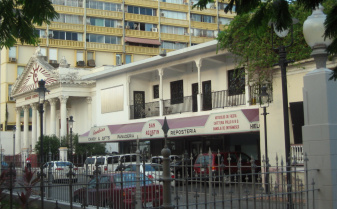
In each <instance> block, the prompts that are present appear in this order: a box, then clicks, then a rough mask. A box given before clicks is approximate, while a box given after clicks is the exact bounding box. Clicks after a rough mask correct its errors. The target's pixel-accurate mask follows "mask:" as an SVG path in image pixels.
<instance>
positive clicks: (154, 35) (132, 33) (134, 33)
mask: <svg viewBox="0 0 337 209" xmlns="http://www.w3.org/2000/svg"><path fill="white" fill-rule="evenodd" d="M125 36H128V37H136V38H148V39H159V34H158V32H152V31H142V30H132V29H127V30H125Z"/></svg>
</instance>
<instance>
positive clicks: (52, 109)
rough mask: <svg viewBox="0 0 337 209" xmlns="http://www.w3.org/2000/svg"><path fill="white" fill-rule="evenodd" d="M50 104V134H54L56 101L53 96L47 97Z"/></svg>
mask: <svg viewBox="0 0 337 209" xmlns="http://www.w3.org/2000/svg"><path fill="white" fill-rule="evenodd" d="M48 102H49V104H50V134H51V135H56V102H57V100H56V99H55V98H52V99H48Z"/></svg>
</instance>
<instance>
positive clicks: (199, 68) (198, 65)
mask: <svg viewBox="0 0 337 209" xmlns="http://www.w3.org/2000/svg"><path fill="white" fill-rule="evenodd" d="M195 64H196V65H197V68H198V97H197V100H198V112H201V110H202V107H201V104H202V103H201V101H202V100H201V95H202V88H201V72H200V71H201V65H202V60H201V59H198V60H196V61H195Z"/></svg>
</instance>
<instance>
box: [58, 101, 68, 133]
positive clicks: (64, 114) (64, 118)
mask: <svg viewBox="0 0 337 209" xmlns="http://www.w3.org/2000/svg"><path fill="white" fill-rule="evenodd" d="M68 98H69V97H68V96H60V97H59V99H60V104H61V134H60V138H61V137H65V136H67V100H68Z"/></svg>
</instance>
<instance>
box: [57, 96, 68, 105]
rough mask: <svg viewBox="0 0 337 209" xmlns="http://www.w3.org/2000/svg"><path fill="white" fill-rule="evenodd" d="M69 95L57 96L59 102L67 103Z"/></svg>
mask: <svg viewBox="0 0 337 209" xmlns="http://www.w3.org/2000/svg"><path fill="white" fill-rule="evenodd" d="M68 98H69V96H63V95H62V96H59V99H60V103H61V104H67V100H68Z"/></svg>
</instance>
